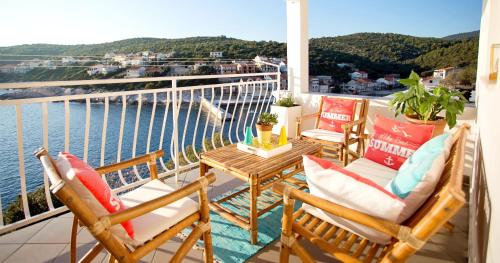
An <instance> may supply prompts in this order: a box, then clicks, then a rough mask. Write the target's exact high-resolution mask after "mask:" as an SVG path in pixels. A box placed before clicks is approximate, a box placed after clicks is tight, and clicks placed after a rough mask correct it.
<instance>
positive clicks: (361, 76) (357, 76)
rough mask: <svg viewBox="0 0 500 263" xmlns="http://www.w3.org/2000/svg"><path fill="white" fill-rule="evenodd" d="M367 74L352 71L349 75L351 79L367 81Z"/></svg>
mask: <svg viewBox="0 0 500 263" xmlns="http://www.w3.org/2000/svg"><path fill="white" fill-rule="evenodd" d="M367 78H368V73H367V72H366V71H354V72H352V73H351V79H367Z"/></svg>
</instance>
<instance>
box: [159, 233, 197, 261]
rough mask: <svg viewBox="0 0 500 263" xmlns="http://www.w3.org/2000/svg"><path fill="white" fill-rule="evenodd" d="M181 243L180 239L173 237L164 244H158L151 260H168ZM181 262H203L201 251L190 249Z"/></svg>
mask: <svg viewBox="0 0 500 263" xmlns="http://www.w3.org/2000/svg"><path fill="white" fill-rule="evenodd" d="M180 245H181V240H180V239H178V238H174V239H172V240H171V241H167V242H166V243H165V244H163V245H162V246H160V247H159V248H158V249H157V250H156V253H155V255H154V258H153V260H152V261H151V262H155V263H156V262H158V263H159V262H169V261H170V259H171V258H172V256H173V255H174V254H175V252H176V251H177V249H178V248H179V247H180ZM182 262H183V263H190V262H203V251H202V250H198V249H191V250H190V252H189V253H188V255H187V256H186V258H185V259H184V260H183V261H182Z"/></svg>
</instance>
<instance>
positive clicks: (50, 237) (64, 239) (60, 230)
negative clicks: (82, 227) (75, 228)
mask: <svg viewBox="0 0 500 263" xmlns="http://www.w3.org/2000/svg"><path fill="white" fill-rule="evenodd" d="M72 223H73V219H72V218H68V217H57V218H54V219H53V220H52V221H50V222H49V223H48V224H47V225H45V226H44V227H43V228H42V229H40V231H38V232H37V233H36V234H35V235H34V236H33V237H32V238H31V239H29V240H28V241H27V242H26V243H29V244H33V243H36V244H39V243H43V244H67V243H69V241H70V233H71V224H72Z"/></svg>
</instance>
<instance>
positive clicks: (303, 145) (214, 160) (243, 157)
mask: <svg viewBox="0 0 500 263" xmlns="http://www.w3.org/2000/svg"><path fill="white" fill-rule="evenodd" d="M289 142H290V143H292V149H291V150H290V151H287V152H285V153H282V154H279V155H276V156H273V157H270V158H263V157H260V156H257V155H254V154H251V153H246V152H243V151H240V150H238V149H237V148H236V144H232V145H228V146H224V147H221V148H218V149H215V150H211V151H208V152H205V153H202V154H201V162H203V163H205V164H208V165H210V164H215V165H217V166H220V167H223V168H224V169H227V170H229V171H234V172H237V173H238V174H241V175H243V176H248V177H250V176H252V175H257V176H264V175H267V174H269V173H271V172H275V171H277V170H280V169H282V168H284V167H288V166H290V165H292V164H294V163H296V162H298V161H300V160H302V155H312V154H317V153H318V152H319V151H321V145H320V144H316V143H312V142H308V141H305V140H298V139H292V140H289Z"/></svg>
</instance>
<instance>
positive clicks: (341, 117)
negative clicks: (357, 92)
mask: <svg viewBox="0 0 500 263" xmlns="http://www.w3.org/2000/svg"><path fill="white" fill-rule="evenodd" d="M355 111H356V101H355V100H350V99H342V98H327V97H323V106H322V109H321V113H320V117H319V123H318V128H319V129H323V130H328V131H333V132H344V130H343V129H342V124H345V123H348V122H351V121H352V120H353V117H354V114H355Z"/></svg>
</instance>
